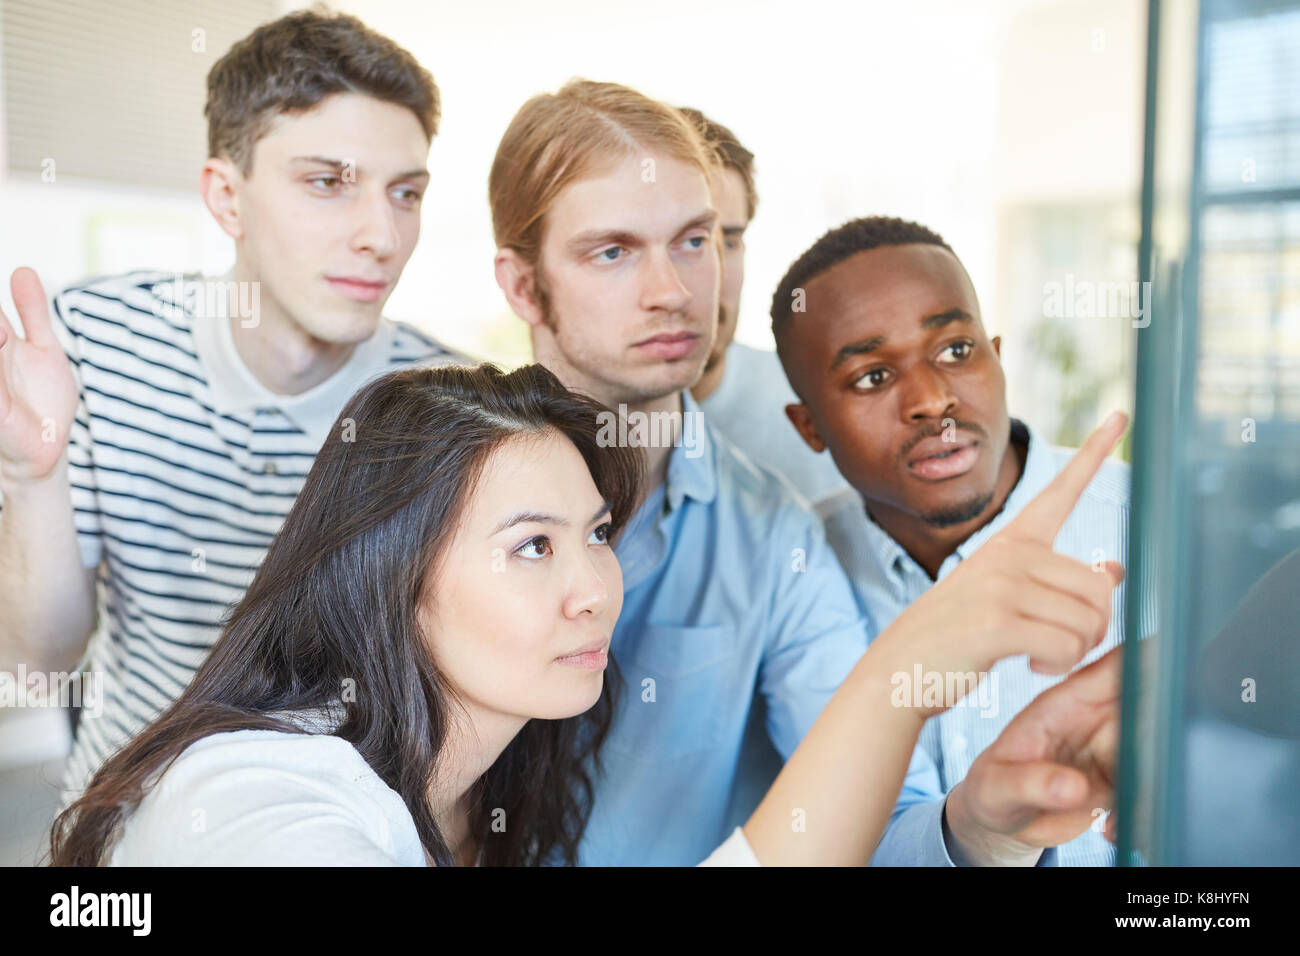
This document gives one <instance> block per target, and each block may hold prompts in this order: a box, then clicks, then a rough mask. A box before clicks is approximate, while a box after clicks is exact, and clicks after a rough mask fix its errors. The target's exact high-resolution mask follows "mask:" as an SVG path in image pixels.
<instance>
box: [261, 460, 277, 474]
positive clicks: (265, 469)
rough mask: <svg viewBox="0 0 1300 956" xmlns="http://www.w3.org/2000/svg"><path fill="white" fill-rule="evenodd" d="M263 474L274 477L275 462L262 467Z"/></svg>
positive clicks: (269, 462)
mask: <svg viewBox="0 0 1300 956" xmlns="http://www.w3.org/2000/svg"><path fill="white" fill-rule="evenodd" d="M262 474H264V475H274V474H275V462H273V461H268V462H266V463H264V464H263V465H262Z"/></svg>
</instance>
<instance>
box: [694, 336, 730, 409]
mask: <svg viewBox="0 0 1300 956" xmlns="http://www.w3.org/2000/svg"><path fill="white" fill-rule="evenodd" d="M726 372H727V352H726V349H723V351H722V352H721V353H719V355H718V358H717V361H715V362H713V363H711V364H709V365H706V366H704V374H703V375H701V376H700V380H699V381H698V382H696V383H695V384H694V385H693V386H692V387H691V395H693V396H694V397H695V400H696V401H697V402H702V401H704V400H705V399H706V398H708V397H709V396H710V395H712V394H713V393H714V392H716V391H717V390H718V386H719V385H721V384H722V377H723V376H724V375H725V374H726Z"/></svg>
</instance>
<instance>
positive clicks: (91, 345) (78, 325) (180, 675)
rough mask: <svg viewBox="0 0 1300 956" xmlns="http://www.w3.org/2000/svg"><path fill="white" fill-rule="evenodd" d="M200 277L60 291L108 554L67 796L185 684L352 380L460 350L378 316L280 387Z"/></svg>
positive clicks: (89, 474) (134, 276)
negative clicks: (312, 371) (333, 361)
mask: <svg viewBox="0 0 1300 956" xmlns="http://www.w3.org/2000/svg"><path fill="white" fill-rule="evenodd" d="M202 281H203V280H202V279H201V277H199V276H197V275H189V276H180V275H176V274H166V273H159V272H134V273H130V274H128V275H124V276H114V277H108V278H102V279H96V280H92V281H88V282H86V283H83V284H81V285H78V286H74V287H72V288H69V289H67V290H65V291H64V292H62V293H61V294H59V295H58V296H56V297H55V299H54V315H53V322H52V324H53V326H54V331H55V334H56V335H57V336H58V338H59V340H60V343H61V344H62V346H63V349H64V351H65V352H66V353H67V355H68V358H69V360H70V361H71V363H72V366H73V372H74V374H75V375H76V378H77V382H78V386H79V392H80V394H79V396H78V403H77V411H76V417H75V420H74V422H73V425H72V430H71V435H70V438H69V448H68V462H69V463H68V469H69V479H70V482H71V485H72V505H73V508H74V511H75V520H76V528H77V541H78V545H79V547H80V550H81V558H82V563H83V564H84V565H85V567H87V568H98V572H97V580H98V591H99V624H98V627H97V629H96V631H95V633H94V634H93V635H92V636H91V639H90V643H89V646H88V648H87V651H86V657H85V659H84V660H83V665H82V666H83V668H85V669H87V670H89V671H90V672H91V674H92V675H102V676H100V677H99V678H98V679H99V680H100V681H102V684H101V685H100V686H101V687H102V706H101V707H97V708H95V709H96V710H97V711H98V715H93V714H91V713H90V710H89V708H88V709H87V710H86V711H85V712H83V719H82V720H81V722H80V725H79V726H78V729H77V734H76V739H75V742H74V744H73V749H72V754H71V757H70V759H69V761H68V768H67V776H66V778H65V781H64V790H65V794H64V802H65V805H66V804H67V803H68V802H71V800H73V799H75V798H76V797H77V796H78V795H79V794H80V792H81V791H82V790H83V789H84V788H85V786H86V784H87V783H88V782H89V780H90V778H91V777H92V776H93V774H94V772H95V771H96V770H97V769H98V768H99V766H100V764H101V763H103V761H104V760H105V759H106V758H107V757H108V756H110V755H111V754H112V753H113V752H114V751H116V750H117V749H119V748H120V747H122V746H123V745H124V744H125V743H126V742H127V741H128V740H129V739H130V738H131V737H133V736H134V735H135V734H137V733H139V732H140V731H141V730H142V729H143V728H144V727H145V725H146V724H148V723H149V722H150V721H152V720H153V719H154V718H155V717H156V716H157V715H158V714H159V713H160V712H161V711H162V710H163V709H164V708H165V707H166V706H167V705H169V704H170V703H171V702H172V701H173V700H175V699H176V697H177V696H178V695H179V694H180V692H181V691H182V689H184V687H185V686H186V684H188V683H189V680H190V678H191V677H192V676H193V674H194V672H195V670H196V669H197V668H198V666H199V665H200V664H201V663H202V662H203V659H204V658H205V656H206V655H207V652H208V650H209V648H210V647H211V646H212V644H213V643H214V642H215V641H216V639H217V637H218V636H219V634H220V628H219V622H220V619H221V617H222V616H223V614H224V613H225V611H226V609H227V607H228V606H229V605H230V604H232V603H233V602H236V601H238V600H239V599H240V598H241V597H242V596H243V594H244V591H245V589H246V588H247V587H248V585H249V584H250V583H251V582H252V579H253V576H254V574H255V572H256V570H257V568H258V566H259V565H260V563H261V561H262V559H263V557H264V556H265V554H266V550H267V547H268V546H269V545H270V543H271V540H272V538H273V537H274V536H275V534H276V532H277V531H278V530H279V528H280V525H281V524H282V522H283V520H284V518H285V516H286V515H287V514H288V512H289V509H290V507H291V506H292V505H293V502H294V498H295V497H296V496H297V494H298V492H299V490H300V489H301V487H302V484H303V479H304V478H305V477H306V474H307V471H308V469H309V468H310V467H311V464H312V461H313V460H314V458H315V455H316V452H317V450H318V449H319V448H320V446H321V445H322V444H323V443H324V440H325V438H326V436H327V435H328V434H329V431H330V429H331V428H332V427H333V424H334V420H335V418H336V417H337V415H338V413H339V411H341V410H342V407H343V405H344V404H345V403H346V401H347V399H348V398H349V397H350V396H351V395H352V393H353V392H355V391H356V389H357V388H358V387H359V386H360V385H361V384H362V383H364V382H365V381H366V380H368V379H370V378H373V377H374V376H376V375H379V374H383V373H385V372H388V371H391V370H394V369H398V368H402V367H406V366H411V365H419V364H441V363H449V362H458V361H466V359H465V358H464V357H463V356H460V355H458V354H456V353H454V352H451V351H450V350H448V349H446V348H444V347H443V346H441V345H440V344H438V343H437V342H435V341H434V340H432V339H430V338H429V337H428V336H426V335H424V334H423V333H421V332H419V331H417V330H416V329H414V328H412V327H411V326H408V325H405V324H402V323H398V322H393V321H391V320H388V319H382V320H381V321H380V323H379V325H378V327H377V330H376V332H375V334H374V335H373V336H371V337H370V338H369V339H367V340H366V341H364V342H362V343H360V344H359V345H357V347H356V348H355V349H354V350H353V353H352V355H351V356H350V357H349V359H348V360H347V361H346V362H345V363H344V365H343V366H342V367H341V368H340V369H339V370H338V371H337V372H335V373H334V374H333V375H332V376H331V377H330V378H329V379H327V380H326V381H324V382H322V383H320V384H319V385H317V386H315V387H314V388H312V389H309V390H308V391H307V392H304V393H302V394H300V395H293V396H284V395H276V394H274V393H272V392H271V391H270V390H268V389H267V388H266V387H265V386H263V385H262V384H261V383H260V382H259V381H258V380H257V379H256V378H255V377H254V376H253V375H252V373H251V372H249V371H248V369H247V367H246V366H245V365H244V364H243V362H242V361H241V360H240V359H239V356H238V353H237V352H236V351H235V347H234V340H233V337H232V334H231V323H230V321H229V320H227V319H225V318H224V317H222V318H215V317H211V318H204V317H203V311H202V307H201V306H197V305H196V296H195V291H196V290H200V291H201V290H202V289H203V286H202V285H200V283H201V282H202ZM236 321H238V319H236Z"/></svg>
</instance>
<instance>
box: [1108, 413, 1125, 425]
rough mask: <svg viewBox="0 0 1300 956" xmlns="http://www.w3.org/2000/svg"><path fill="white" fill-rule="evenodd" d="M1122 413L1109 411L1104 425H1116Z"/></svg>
mask: <svg viewBox="0 0 1300 956" xmlns="http://www.w3.org/2000/svg"><path fill="white" fill-rule="evenodd" d="M1123 415H1124V413H1123V412H1111V413H1110V416H1109V417H1108V418H1107V419H1106V425H1105V427H1106V428H1114V427H1115V426H1116V425H1118V424H1119V422H1120V419H1121V418H1122V417H1123Z"/></svg>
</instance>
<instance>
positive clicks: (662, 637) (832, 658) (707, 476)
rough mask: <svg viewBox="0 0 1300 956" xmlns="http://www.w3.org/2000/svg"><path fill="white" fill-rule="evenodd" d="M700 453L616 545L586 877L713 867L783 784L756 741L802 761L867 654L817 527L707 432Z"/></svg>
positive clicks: (845, 588) (691, 408) (690, 454)
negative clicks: (803, 750)
mask: <svg viewBox="0 0 1300 956" xmlns="http://www.w3.org/2000/svg"><path fill="white" fill-rule="evenodd" d="M682 401H683V406H684V412H685V413H686V414H687V415H691V414H695V415H698V413H699V406H698V405H697V404H696V402H695V401H694V399H693V398H692V397H691V396H690V395H689V393H684V394H683V396H682ZM700 418H702V416H700ZM696 421H697V423H698V422H699V421H700V419H699V418H697V419H696ZM698 438H699V442H698V444H697V445H696V447H695V448H693V449H688V448H687V446H686V445H682V446H681V447H678V448H674V449H673V450H672V452H671V453H670V456H669V461H668V473H667V480H666V482H665V483H664V484H662V485H661V486H660V487H659V488H657V489H655V491H654V492H652V493H651V495H650V496H649V498H648V499H647V500H646V502H645V503H644V504H643V505H642V507H641V508H640V509H639V510H638V512H637V514H636V515H635V516H634V517H633V519H632V520H631V521H630V522H629V524H628V527H627V528H626V530H625V531H624V532H623V534H622V535H621V536H620V538H619V540H618V542H617V543H616V546H615V550H616V553H617V555H618V559H619V563H620V565H621V567H622V570H623V587H624V597H623V611H622V614H621V615H620V616H619V619H618V624H617V626H616V627H615V629H614V636H613V642H612V650H613V656H614V659H615V660H616V661H617V664H618V667H619V669H620V671H621V673H622V677H623V688H622V695H621V699H620V701H619V706H618V711H617V712H616V714H615V718H614V724H613V727H612V729H611V732H610V735H609V737H608V738H606V741H605V745H604V747H603V748H602V750H601V763H602V770H603V772H602V773H601V775H600V776H598V777H597V778H596V782H595V795H594V805H593V809H592V815H591V819H590V821H589V823H588V826H587V830H586V833H585V835H584V838H583V842H582V845H581V848H580V860H581V862H582V863H583V864H584V865H673V866H686V865H693V864H696V863H699V862H700V861H701V860H703V859H705V858H706V857H707V856H708V855H709V854H710V853H712V852H713V850H715V849H716V848H717V847H718V846H719V845H721V844H722V843H723V841H724V840H726V838H727V836H728V835H729V833H730V832H731V828H732V827H733V826H734V824H735V821H736V820H737V819H743V818H744V817H745V816H747V815H748V812H750V811H752V810H753V808H754V806H755V805H756V804H757V799H758V798H759V797H761V795H762V794H763V793H764V792H766V790H767V786H768V785H769V784H770V783H771V781H772V779H774V777H775V772H776V770H777V769H779V764H778V765H777V766H772V765H770V764H767V765H763V764H762V763H761V762H760V761H756V760H754V759H753V753H754V740H753V735H754V732H755V731H756V730H757V731H759V732H761V731H764V730H765V731H766V736H767V737H768V738H770V740H771V743H772V744H774V745H775V748H776V751H777V752H779V753H780V755H782V756H783V757H789V755H790V754H791V753H792V752H793V751H794V749H795V747H796V746H797V745H798V743H799V741H800V740H801V739H802V738H803V736H804V734H806V733H807V732H808V730H809V728H810V727H811V726H812V724H813V721H814V720H816V718H817V715H818V714H820V713H821V711H822V708H823V707H824V706H825V705H826V703H827V702H828V701H829V700H830V698H831V695H832V694H834V692H835V689H836V688H837V687H838V686H839V685H840V683H841V682H842V681H843V680H844V678H845V677H847V676H848V673H849V671H850V670H852V669H853V665H854V664H855V663H857V661H858V659H859V658H860V657H861V656H862V654H863V653H864V652H865V651H866V646H867V635H866V624H865V622H864V621H863V620H862V617H861V614H860V613H859V611H858V609H857V605H856V602H855V601H854V598H853V592H852V589H851V587H850V586H849V582H848V579H847V578H846V576H845V574H844V571H843V569H842V568H841V567H840V565H839V562H838V561H837V560H836V557H835V554H834V552H833V551H831V549H830V547H829V546H828V545H827V543H826V540H825V536H824V531H823V529H822V525H821V522H820V521H819V520H818V518H817V516H816V514H814V513H813V511H812V510H811V509H810V508H809V507H808V506H807V504H805V503H804V501H803V500H802V498H800V497H799V496H798V495H797V494H796V493H795V492H794V491H793V490H792V489H791V488H790V486H789V485H788V484H787V483H786V482H785V480H784V479H781V478H778V477H777V476H776V475H773V474H772V473H770V472H768V471H765V470H763V469H761V468H759V467H758V466H756V465H754V464H753V463H752V462H750V461H749V460H748V459H747V458H745V457H744V455H743V454H742V453H740V452H738V451H736V450H735V449H734V448H733V447H732V446H731V445H730V444H729V443H727V441H726V440H725V439H722V438H720V437H719V436H718V435H717V433H716V432H714V431H713V430H712V428H711V427H710V426H709V425H707V424H704V425H703V427H701V428H700V429H699V431H698ZM759 713H761V714H762V715H763V716H762V718H761V721H760V719H758V718H756V715H757V714H759Z"/></svg>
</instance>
